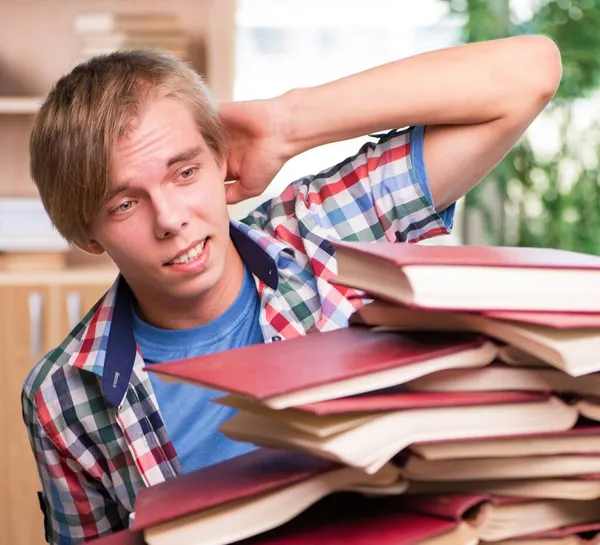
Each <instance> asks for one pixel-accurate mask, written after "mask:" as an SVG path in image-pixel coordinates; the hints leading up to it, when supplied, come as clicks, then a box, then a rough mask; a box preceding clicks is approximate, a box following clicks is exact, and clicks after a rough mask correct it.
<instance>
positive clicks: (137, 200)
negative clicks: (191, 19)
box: [88, 98, 235, 305]
mask: <svg viewBox="0 0 600 545" xmlns="http://www.w3.org/2000/svg"><path fill="white" fill-rule="evenodd" d="M225 169H226V165H225V163H224V161H218V160H216V159H215V157H214V156H213V154H212V152H211V150H210V149H209V148H208V147H207V145H206V143H205V141H204V139H203V137H202V135H201V134H200V132H199V131H198V129H197V127H196V125H195V122H194V119H193V117H192V115H191V114H190V112H189V111H188V109H187V108H186V107H185V106H184V105H182V104H180V103H179V102H177V101H175V100H173V99H168V98H165V99H160V100H156V101H154V102H152V103H150V104H149V105H148V107H147V108H146V110H145V111H144V112H143V114H142V116H141V118H140V119H139V120H138V122H137V123H136V124H135V125H134V126H133V129H132V130H131V131H130V132H129V133H128V134H127V135H126V136H124V137H122V138H121V139H120V141H119V142H118V145H117V148H116V151H115V154H114V161H113V165H112V172H111V173H112V175H111V189H112V193H111V196H110V198H109V200H108V201H107V202H106V203H105V204H104V205H103V206H102V208H101V210H100V212H99V214H98V216H97V218H96V219H95V220H94V222H93V224H92V226H91V231H92V235H93V237H94V240H93V241H92V242H91V243H90V245H89V248H88V249H89V250H91V251H101V250H102V249H104V250H106V252H107V253H108V254H109V256H110V257H111V258H112V260H113V261H114V262H115V264H116V265H117V267H118V268H119V270H120V271H121V273H122V274H123V276H124V277H125V278H126V279H127V281H128V283H129V284H130V286H131V287H132V289H133V290H134V293H135V294H136V297H137V298H138V300H139V301H140V303H141V302H142V301H143V300H144V299H146V300H152V298H155V299H156V298H158V302H159V304H165V303H167V304H168V303H169V302H170V303H173V302H177V301H179V302H180V303H183V302H184V301H183V300H191V299H194V298H198V297H200V298H202V296H203V295H204V294H206V293H207V292H208V291H209V290H211V289H212V288H215V287H216V286H218V285H219V283H220V282H223V276H224V271H225V274H227V272H226V271H227V267H226V266H227V262H228V260H229V259H231V254H232V253H234V252H235V251H234V250H233V248H230V239H229V217H228V213H227V205H226V200H225V184H224V180H225V172H226V170H225ZM188 302H189V301H188ZM144 303H146V305H147V304H148V301H144Z"/></svg>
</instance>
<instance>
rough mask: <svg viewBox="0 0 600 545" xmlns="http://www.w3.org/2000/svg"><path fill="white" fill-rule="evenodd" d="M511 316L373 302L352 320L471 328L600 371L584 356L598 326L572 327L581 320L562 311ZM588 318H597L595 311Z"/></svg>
mask: <svg viewBox="0 0 600 545" xmlns="http://www.w3.org/2000/svg"><path fill="white" fill-rule="evenodd" d="M510 314H511V313H504V314H503V316H502V319H498V318H496V317H495V316H496V314H495V313H489V314H486V313H469V312H446V311H427V310H421V309H411V308H407V307H403V306H399V305H393V304H390V303H386V302H383V301H374V302H372V303H370V304H367V305H365V306H364V307H362V308H360V309H359V310H357V311H356V312H355V315H354V316H353V318H352V322H353V323H355V324H363V325H368V326H378V327H381V326H384V327H386V328H389V329H394V330H398V331H414V330H421V331H446V332H448V331H461V332H465V331H472V332H477V333H481V334H483V335H487V336H488V337H491V338H493V339H495V340H496V341H501V342H502V343H506V344H508V345H509V346H510V347H514V348H516V349H518V350H520V351H522V352H523V353H526V354H530V355H532V356H534V357H535V358H536V359H537V361H543V362H546V363H547V364H550V365H552V366H554V367H557V368H558V369H561V370H562V371H565V372H566V373H568V374H569V375H571V376H580V375H586V374H590V373H595V372H597V371H600V361H598V360H596V359H595V358H590V357H589V354H593V353H596V352H600V328H592V329H590V328H580V329H576V328H575V327H574V326H575V325H581V323H582V322H581V321H578V320H577V319H574V318H569V317H565V316H566V315H565V314H564V313H563V314H561V315H559V314H556V315H554V316H552V318H548V319H546V320H542V319H540V318H539V313H538V314H535V313H532V315H531V319H530V321H529V322H527V321H526V320H527V313H514V314H515V315H516V319H515V320H509V316H510ZM599 316H600V315H599ZM591 317H593V318H594V319H597V317H596V316H595V315H591ZM588 321H589V322H590V323H591V322H592V320H588ZM542 324H543V325H542Z"/></svg>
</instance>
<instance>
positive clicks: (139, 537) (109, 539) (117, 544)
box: [89, 530, 146, 545]
mask: <svg viewBox="0 0 600 545" xmlns="http://www.w3.org/2000/svg"><path fill="white" fill-rule="evenodd" d="M89 543H93V545H145V544H146V542H145V541H144V537H143V534H142V532H134V531H132V530H121V531H120V532H114V533H112V534H109V535H107V536H103V537H99V538H96V539H92V540H91V541H89Z"/></svg>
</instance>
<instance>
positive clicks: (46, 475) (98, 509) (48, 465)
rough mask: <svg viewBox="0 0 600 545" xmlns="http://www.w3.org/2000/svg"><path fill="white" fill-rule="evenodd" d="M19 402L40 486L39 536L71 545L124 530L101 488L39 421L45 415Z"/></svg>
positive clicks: (116, 509)
mask: <svg viewBox="0 0 600 545" xmlns="http://www.w3.org/2000/svg"><path fill="white" fill-rule="evenodd" d="M22 401H23V417H24V420H25V424H26V425H27V431H28V433H29V440H30V443H31V447H32V449H33V453H34V456H35V461H36V464H37V469H38V473H39V476H40V480H41V485H42V492H41V494H40V495H39V496H40V498H39V499H40V507H41V508H42V509H43V511H44V524H45V528H44V529H41V528H40V534H41V533H42V531H45V534H46V540H47V541H48V543H50V544H51V545H74V544H77V543H82V542H84V541H88V540H90V539H92V538H96V537H99V536H101V535H103V534H108V533H111V532H113V531H116V530H118V529H121V528H124V527H126V524H127V521H126V517H125V519H124V520H123V517H124V514H123V513H121V512H120V511H121V510H120V509H119V507H118V506H117V504H116V503H115V502H114V501H113V500H112V499H111V498H110V496H109V494H108V492H107V491H106V490H105V489H104V487H103V486H102V484H101V483H100V482H99V481H98V480H96V479H94V478H92V477H91V476H90V475H88V474H86V473H85V472H84V471H83V468H81V466H79V465H78V464H77V462H76V461H75V457H73V456H69V455H68V453H67V452H66V445H63V447H64V448H61V447H60V445H59V444H57V438H56V437H53V436H52V435H53V434H52V433H50V432H49V431H48V429H47V426H45V425H44V423H43V422H42V421H41V420H40V412H44V411H43V410H42V411H40V410H39V409H38V407H37V406H36V404H35V403H34V402H32V400H30V399H28V397H27V396H25V395H24V396H23V398H22ZM42 420H43V418H42ZM58 443H60V440H59V441H58Z"/></svg>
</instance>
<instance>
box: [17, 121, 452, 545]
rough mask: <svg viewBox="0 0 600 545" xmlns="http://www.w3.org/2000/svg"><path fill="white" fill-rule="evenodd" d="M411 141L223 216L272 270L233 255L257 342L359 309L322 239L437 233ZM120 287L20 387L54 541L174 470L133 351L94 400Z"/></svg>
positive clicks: (371, 152)
mask: <svg viewBox="0 0 600 545" xmlns="http://www.w3.org/2000/svg"><path fill="white" fill-rule="evenodd" d="M411 134H412V131H410V130H405V131H391V132H389V133H387V134H385V135H380V136H378V137H375V140H374V141H372V142H369V143H367V144H365V145H364V146H363V147H362V148H361V149H360V150H359V152H358V153H357V154H356V155H355V156H353V157H351V158H349V159H347V160H345V161H343V162H342V163H341V164H338V165H336V166H335V167H333V168H331V169H329V170H326V171H323V172H321V173H319V174H317V175H314V176H308V177H306V178H302V179H300V180H298V181H296V182H295V183H293V184H291V185H290V186H288V187H287V188H286V189H285V190H284V191H283V193H282V194H281V195H280V196H279V197H277V198H275V199H272V200H270V201H268V202H266V203H265V204H263V205H262V206H260V207H259V208H258V209H256V210H255V211H253V212H252V213H251V214H250V215H249V216H248V217H247V218H245V219H244V220H243V221H242V222H234V221H232V228H234V229H236V230H238V232H239V233H240V234H241V236H243V237H247V239H250V240H251V241H254V243H255V244H254V246H255V247H256V249H257V250H258V251H261V252H264V253H265V254H266V255H268V256H269V257H270V258H271V259H272V260H273V262H274V263H275V266H276V274H277V275H278V282H277V283H276V288H274V287H272V285H270V284H268V283H265V282H264V281H263V280H260V279H259V276H260V275H259V274H258V273H255V271H253V270H252V267H251V266H250V260H248V259H246V258H245V257H244V256H243V255H242V257H243V258H244V260H245V261H246V263H247V264H248V266H249V267H250V269H251V271H252V272H253V273H255V279H256V284H257V289H258V293H259V295H260V299H261V311H260V325H261V327H262V331H263V334H264V337H265V339H266V342H270V341H271V340H280V339H283V340H285V339H289V338H293V337H297V336H299V335H305V334H307V333H311V332H317V331H328V330H333V329H336V328H340V327H344V326H346V325H347V323H348V319H349V317H350V315H351V314H352V312H353V311H354V310H355V308H356V306H357V305H359V304H361V302H360V299H357V298H355V297H352V296H353V295H356V293H354V292H353V291H352V290H349V289H347V288H342V287H339V286H335V285H333V284H331V283H330V280H331V279H332V277H333V276H334V275H335V274H336V261H335V257H334V254H333V251H332V249H331V248H330V246H329V241H331V240H353V241H369V242H377V241H398V242H416V241H419V240H421V239H424V238H427V237H431V236H434V235H438V234H442V233H446V232H447V228H446V227H445V225H444V223H443V221H442V219H441V218H440V216H439V215H438V214H437V213H436V212H435V210H434V209H433V208H432V207H431V205H430V203H429V201H428V199H427V198H426V196H425V195H424V194H423V191H422V190H421V187H422V185H420V184H419V180H417V178H416V176H417V172H416V169H415V168H413V166H412V165H411V154H410V145H411V141H410V138H411ZM421 182H422V183H423V181H421ZM240 253H241V252H240ZM121 281H123V280H122V279H120V278H119V279H117V281H116V282H115V284H114V285H113V287H111V288H110V289H109V291H108V292H107V293H106V295H105V296H104V297H103V298H102V299H101V300H100V301H99V302H98V303H97V304H96V306H95V307H94V308H92V309H91V310H90V312H89V313H88V314H87V315H86V316H85V317H84V318H83V320H82V321H81V322H80V323H79V324H78V325H77V327H75V328H74V329H73V331H72V332H71V333H70V334H69V336H68V337H67V338H66V339H65V340H64V341H63V343H62V344H61V345H60V346H59V347H57V348H56V349H54V350H53V351H51V352H50V353H49V354H47V355H46V356H45V357H44V358H43V359H42V361H40V362H39V363H38V364H37V365H36V367H35V368H34V369H33V370H32V372H31V373H30V375H29V377H28V378H27V380H26V382H25V385H24V388H23V396H22V403H23V417H24V420H25V423H26V426H27V429H28V432H29V437H30V440H31V445H32V448H33V451H34V453H35V458H36V462H37V466H38V470H39V475H40V479H41V483H42V489H43V503H45V505H46V513H47V525H46V530H47V535H48V538H49V540H50V542H51V543H54V544H61V545H67V544H72V543H79V542H82V541H84V540H89V539H91V538H93V537H96V536H98V535H104V534H107V533H110V532H113V531H116V530H119V529H121V528H123V527H126V526H127V520H128V514H129V513H130V512H131V511H133V510H134V502H135V497H136V493H137V491H138V490H139V489H140V487H143V486H151V485H153V484H156V483H159V482H161V481H163V480H165V479H168V478H170V477H173V476H175V475H178V474H180V473H181V467H180V465H179V462H178V460H177V455H176V453H175V450H174V448H173V445H172V444H171V442H170V440H169V437H168V435H167V433H166V429H165V427H164V424H163V421H162V419H161V415H160V411H159V408H158V406H157V403H156V398H155V396H154V394H153V391H152V386H151V384H150V380H149V378H148V376H147V374H146V373H145V372H144V371H143V369H142V367H143V365H144V362H143V359H142V357H141V354H140V353H139V350H138V351H137V353H136V355H135V361H134V362H133V370H132V372H131V378H130V379H129V382H128V384H127V389H126V391H125V394H124V395H123V398H122V400H121V401H120V403H118V404H116V406H113V404H111V403H109V402H108V401H107V399H106V396H105V395H104V394H103V389H102V379H103V373H104V371H105V364H106V362H107V361H108V360H110V358H111V357H113V356H111V354H110V353H108V350H107V346H108V339H109V335H110V330H111V321H112V320H113V315H114V314H115V312H114V309H115V307H116V306H117V305H118V300H117V299H118V298H117V294H118V289H117V287H118V284H119V282H121ZM121 329H122V328H121ZM121 334H122V331H121Z"/></svg>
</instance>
